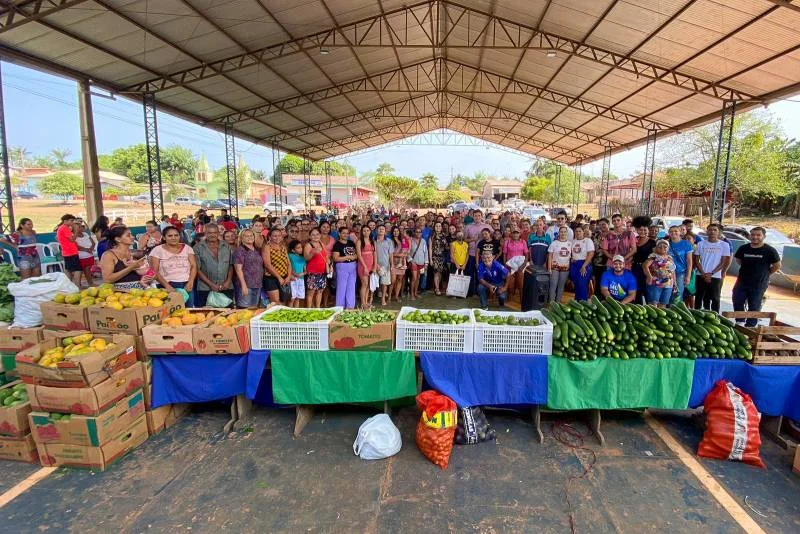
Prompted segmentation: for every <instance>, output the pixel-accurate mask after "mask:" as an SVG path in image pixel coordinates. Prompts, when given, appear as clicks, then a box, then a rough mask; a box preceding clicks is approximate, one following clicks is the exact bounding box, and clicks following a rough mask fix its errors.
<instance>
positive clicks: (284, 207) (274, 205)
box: [263, 200, 300, 215]
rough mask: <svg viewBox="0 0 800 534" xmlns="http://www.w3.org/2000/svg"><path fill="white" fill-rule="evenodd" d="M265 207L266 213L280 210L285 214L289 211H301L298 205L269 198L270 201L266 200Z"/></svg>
mask: <svg viewBox="0 0 800 534" xmlns="http://www.w3.org/2000/svg"><path fill="white" fill-rule="evenodd" d="M263 207H264V212H265V213H266V212H270V213H278V212H280V213H281V214H282V215H285V214H287V213H289V212H290V211H291V212H292V213H297V212H299V211H300V210H299V209H298V207H297V206H294V205H292V204H286V203H285V202H284V203H282V202H276V201H274V200H268V201H266V202H264V206H263Z"/></svg>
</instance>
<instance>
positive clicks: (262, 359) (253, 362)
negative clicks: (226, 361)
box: [245, 350, 283, 406]
mask: <svg viewBox="0 0 800 534" xmlns="http://www.w3.org/2000/svg"><path fill="white" fill-rule="evenodd" d="M269 354H270V352H269V351H268V350H251V351H250V353H249V354H248V358H247V391H246V392H245V395H246V396H247V398H248V399H250V400H251V401H253V402H255V403H256V404H260V405H262V406H283V405H279V404H275V400H274V399H273V397H272V372H271V371H267V361H268V360H269Z"/></svg>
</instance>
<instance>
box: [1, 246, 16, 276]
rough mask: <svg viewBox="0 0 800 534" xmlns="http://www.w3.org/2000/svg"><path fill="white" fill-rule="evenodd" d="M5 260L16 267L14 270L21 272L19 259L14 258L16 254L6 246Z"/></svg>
mask: <svg viewBox="0 0 800 534" xmlns="http://www.w3.org/2000/svg"><path fill="white" fill-rule="evenodd" d="M3 260H5V262H6V263H8V264H9V265H11V266H13V267H14V272H17V273H18V272H19V267H17V261H16V260H15V259H14V254H13V253H12V252H11V251H10V250H8V249H6V248H4V249H3Z"/></svg>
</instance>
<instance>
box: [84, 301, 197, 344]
mask: <svg viewBox="0 0 800 534" xmlns="http://www.w3.org/2000/svg"><path fill="white" fill-rule="evenodd" d="M183 307H184V302H183V297H182V296H181V295H180V294H179V293H177V292H173V293H170V294H169V296H168V297H167V300H166V301H165V303H164V306H162V307H160V308H156V307H154V306H143V307H141V308H125V309H123V310H115V309H113V308H108V307H100V306H90V307H89V308H88V310H89V312H88V317H87V322H88V325H89V326H88V328H89V330H91V331H92V332H94V333H96V334H113V333H122V334H130V335H132V336H138V335H140V334H141V333H142V328H144V327H145V326H147V325H149V324H152V323H159V322H161V319H163V318H164V317H166V316H168V315H169V314H170V313H172V312H174V311H175V310H179V309H181V308H183Z"/></svg>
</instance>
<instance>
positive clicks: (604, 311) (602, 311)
mask: <svg viewBox="0 0 800 534" xmlns="http://www.w3.org/2000/svg"><path fill="white" fill-rule="evenodd" d="M592 298H593V299H594V304H595V306H597V310H595V311H596V315H597V316H599V317H605V318H606V319H609V318H610V317H611V314H610V313H609V311H608V308H606V307H605V306H604V305H603V302H602V301H601V300H600V299H598V298H597V295H594V296H593V297H592Z"/></svg>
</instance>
